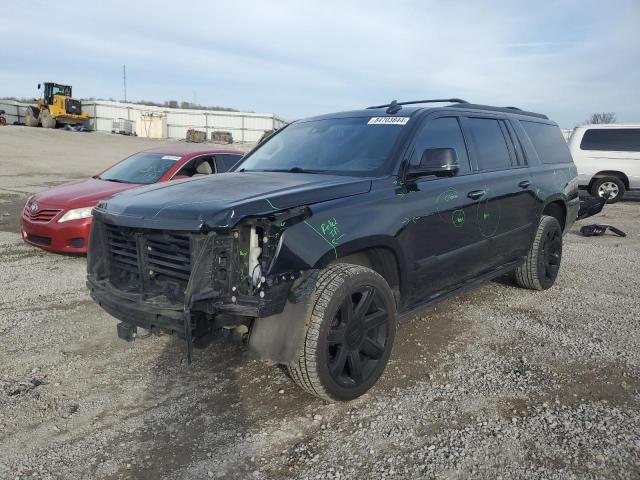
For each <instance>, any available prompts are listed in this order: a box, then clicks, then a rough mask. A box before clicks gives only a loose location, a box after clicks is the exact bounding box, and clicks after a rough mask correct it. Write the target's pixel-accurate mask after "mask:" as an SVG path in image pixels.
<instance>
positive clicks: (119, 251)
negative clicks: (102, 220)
mask: <svg viewBox="0 0 640 480" xmlns="http://www.w3.org/2000/svg"><path fill="white" fill-rule="evenodd" d="M105 237H106V238H105V242H106V247H107V251H108V252H109V274H110V277H111V281H112V282H113V283H114V284H115V285H118V286H127V287H129V288H133V289H136V288H138V287H139V286H140V265H139V262H138V246H137V239H136V236H135V233H133V232H132V231H131V230H127V229H122V228H119V227H115V226H112V225H105Z"/></svg>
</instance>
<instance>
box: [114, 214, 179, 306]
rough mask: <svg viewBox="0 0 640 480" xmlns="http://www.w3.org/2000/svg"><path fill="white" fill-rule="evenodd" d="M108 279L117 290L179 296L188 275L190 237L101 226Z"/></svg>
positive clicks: (171, 233)
mask: <svg viewBox="0 0 640 480" xmlns="http://www.w3.org/2000/svg"><path fill="white" fill-rule="evenodd" d="M104 231H105V245H106V248H107V250H108V259H109V277H110V280H111V282H112V283H113V284H114V285H115V286H116V287H118V288H121V289H123V290H127V291H143V292H144V293H149V294H154V293H156V294H166V295H171V296H173V297H175V296H181V295H183V294H184V290H185V289H186V287H187V283H188V282H189V276H190V275H191V267H192V264H191V237H190V236H189V235H186V234H180V233H173V232H161V233H151V232H149V231H141V230H134V229H130V228H123V227H117V226H115V225H108V224H105V225H104Z"/></svg>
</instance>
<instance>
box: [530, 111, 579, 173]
mask: <svg viewBox="0 0 640 480" xmlns="http://www.w3.org/2000/svg"><path fill="white" fill-rule="evenodd" d="M520 125H522V128H524V131H525V132H526V134H527V136H528V137H529V140H531V143H532V144H533V148H535V150H536V153H537V154H538V158H540V161H541V162H542V163H571V162H572V159H571V153H569V146H568V145H567V142H566V140H565V139H564V137H563V136H562V132H561V131H560V129H559V128H558V127H556V126H555V125H550V124H548V123H538V122H527V121H524V120H520Z"/></svg>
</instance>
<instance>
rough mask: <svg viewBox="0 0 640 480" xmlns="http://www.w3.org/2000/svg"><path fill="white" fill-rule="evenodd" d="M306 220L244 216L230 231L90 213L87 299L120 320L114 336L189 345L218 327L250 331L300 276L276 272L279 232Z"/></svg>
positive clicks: (296, 214)
mask: <svg viewBox="0 0 640 480" xmlns="http://www.w3.org/2000/svg"><path fill="white" fill-rule="evenodd" d="M309 215H310V212H309V209H308V208H307V207H296V208H290V209H287V210H284V211H278V212H274V213H270V214H268V215H261V216H258V217H247V218H244V219H242V220H241V221H240V222H239V223H237V224H236V225H235V226H233V227H225V228H207V227H204V226H203V227H202V228H201V229H200V230H199V231H179V230H160V229H153V228H136V227H131V226H128V225H126V222H125V225H120V224H119V223H120V222H118V221H117V218H115V217H113V216H110V215H101V211H100V209H99V208H98V209H96V210H95V211H94V220H93V226H92V230H91V238H90V248H89V254H88V258H87V269H88V276H87V286H88V288H89V290H90V294H91V297H92V298H93V299H94V300H95V302H96V303H98V305H100V306H101V307H102V308H103V309H104V310H106V311H107V312H108V313H109V314H111V315H112V316H114V317H115V318H116V319H118V320H120V322H122V323H120V324H119V325H118V335H119V336H120V337H121V338H124V339H126V340H133V339H134V338H135V336H136V329H137V328H138V327H140V328H144V329H146V330H148V331H150V332H152V333H156V334H159V333H168V334H172V335H175V336H178V337H180V338H183V339H184V340H185V341H186V344H187V356H188V360H189V362H190V361H191V354H192V347H193V344H194V342H196V341H198V340H200V339H205V338H208V337H210V336H212V335H213V334H214V333H215V332H216V331H219V330H220V329H223V328H231V327H239V326H243V325H244V326H246V329H245V330H244V331H248V329H250V328H251V326H252V323H253V322H254V320H255V319H256V318H260V317H267V316H271V315H274V314H278V313H281V312H282V311H283V309H284V308H285V305H286V303H287V298H288V295H289V292H290V290H291V287H292V284H293V283H294V282H295V281H296V280H297V279H298V278H300V276H301V275H302V274H303V273H302V272H301V271H300V270H299V269H298V270H290V271H289V270H286V269H285V270H282V269H281V268H280V269H279V270H278V273H277V274H276V273H274V271H275V270H274V268H273V267H274V264H275V261H276V258H277V257H278V254H279V250H280V247H281V243H282V236H283V233H284V231H285V230H286V229H287V228H289V227H291V226H293V225H295V224H296V223H300V222H302V221H304V220H305V219H306V218H307V217H308V216H309Z"/></svg>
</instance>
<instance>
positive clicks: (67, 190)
mask: <svg viewBox="0 0 640 480" xmlns="http://www.w3.org/2000/svg"><path fill="white" fill-rule="evenodd" d="M139 186H140V185H138V184H132V183H117V182H107V181H104V180H98V179H95V178H88V179H86V180H80V181H77V182H70V183H64V184H62V185H58V186H57V187H53V188H50V189H49V190H45V191H44V192H41V193H38V194H36V196H35V197H34V201H35V202H38V203H40V204H42V205H43V206H52V207H62V208H64V207H68V208H77V207H92V206H94V205H95V204H96V203H97V202H98V201H100V200H104V199H105V198H109V197H111V196H112V195H115V194H116V193H120V192H123V191H125V190H129V189H131V188H135V187H139Z"/></svg>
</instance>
